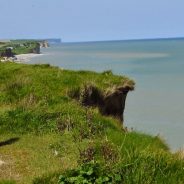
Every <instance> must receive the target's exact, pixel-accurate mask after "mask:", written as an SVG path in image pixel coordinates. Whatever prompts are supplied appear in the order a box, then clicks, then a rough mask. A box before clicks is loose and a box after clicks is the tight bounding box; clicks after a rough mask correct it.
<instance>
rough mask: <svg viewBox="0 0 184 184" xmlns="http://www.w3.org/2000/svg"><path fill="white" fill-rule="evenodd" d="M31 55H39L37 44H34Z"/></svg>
mask: <svg viewBox="0 0 184 184" xmlns="http://www.w3.org/2000/svg"><path fill="white" fill-rule="evenodd" d="M32 53H34V54H40V44H39V43H36V45H35V46H34V48H33V49H32Z"/></svg>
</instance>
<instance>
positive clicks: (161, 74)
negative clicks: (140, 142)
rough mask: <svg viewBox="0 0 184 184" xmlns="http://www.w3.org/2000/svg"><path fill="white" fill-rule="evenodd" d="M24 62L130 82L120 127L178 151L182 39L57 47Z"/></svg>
mask: <svg viewBox="0 0 184 184" xmlns="http://www.w3.org/2000/svg"><path fill="white" fill-rule="evenodd" d="M41 52H42V55H40V56H39V57H34V58H32V59H31V60H30V61H29V63H31V64H35V63H36V64H38V63H39V64H42V63H44V64H45V63H49V64H51V65H53V66H58V67H61V68H64V69H71V70H90V71H96V72H102V71H105V70H112V72H113V73H114V74H117V75H126V76H128V77H130V78H131V79H133V80H135V82H136V88H135V91H133V92H129V94H128V96H127V100H126V108H125V114H124V118H125V122H124V124H125V126H127V127H128V128H133V129H134V130H136V131H139V132H142V133H146V134H151V135H153V136H157V135H158V136H160V137H161V138H162V139H164V140H165V141H166V143H167V144H168V146H169V147H170V149H171V150H172V151H176V150H178V149H183V148H184V39H179V38H178V39H155V40H129V41H102V42H84V43H61V44H55V45H51V46H50V47H49V48H43V49H42V50H41Z"/></svg>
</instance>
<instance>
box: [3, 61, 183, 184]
mask: <svg viewBox="0 0 184 184" xmlns="http://www.w3.org/2000/svg"><path fill="white" fill-rule="evenodd" d="M127 80H129V79H128V78H126V77H122V76H115V75H113V74H112V73H111V72H104V73H95V72H88V71H78V72H74V71H68V70H61V69H59V68H56V67H50V66H49V65H23V64H15V63H0V145H1V146H0V160H2V161H3V162H5V164H3V165H1V166H0V184H1V183H2V184H5V183H21V184H22V183H23V184H29V183H35V184H36V183H48V184H50V183H58V181H59V177H60V175H63V177H64V178H65V179H66V180H68V179H67V178H69V179H71V177H72V178H73V177H74V176H73V173H75V178H73V179H76V180H79V179H81V178H85V177H86V174H81V173H85V172H87V173H88V170H85V172H83V171H84V170H83V169H84V168H86V164H88V163H91V162H92V165H91V166H90V167H89V168H88V169H90V170H91V169H93V167H96V165H95V164H97V165H98V169H99V172H98V173H94V172H90V173H91V174H90V175H89V176H88V179H89V180H90V177H91V176H93V175H94V174H95V177H99V181H102V180H101V179H109V183H110V180H112V183H113V182H114V181H116V180H115V178H116V179H117V178H121V183H126V184H129V183H130V184H133V183H140V184H148V183H155V184H156V183H167V184H168V183H172V184H173V183H174V184H175V183H177V184H178V183H179V184H180V183H181V184H182V183H183V181H184V161H183V160H182V159H181V157H179V154H171V153H170V152H169V149H168V147H167V145H166V144H165V143H164V141H162V140H161V139H160V138H159V137H153V136H149V135H145V134H142V133H138V132H134V131H133V132H125V131H123V130H122V127H121V125H120V123H119V122H118V121H117V120H116V119H114V118H112V117H104V116H102V115H101V114H100V113H99V111H98V109H97V108H94V107H93V108H84V107H82V106H81V105H80V103H79V102H78V101H76V100H74V99H72V98H71V97H70V96H72V94H75V93H79V92H80V90H79V89H80V88H81V87H82V86H83V85H85V84H93V85H95V86H96V87H97V88H99V89H100V90H102V91H105V90H107V89H110V88H113V87H114V86H119V85H122V84H123V83H124V82H125V81H127ZM125 119H126V118H125ZM11 140H14V141H11ZM93 164H94V165H93ZM76 173H78V174H76ZM104 173H106V174H104ZM1 180H2V181H1Z"/></svg>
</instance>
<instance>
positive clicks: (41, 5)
mask: <svg viewBox="0 0 184 184" xmlns="http://www.w3.org/2000/svg"><path fill="white" fill-rule="evenodd" d="M183 8H184V0H0V39H21V38H40V39H43V38H62V40H63V41H64V42H80V41H100V40H126V39H145V38H168V37H184V11H183Z"/></svg>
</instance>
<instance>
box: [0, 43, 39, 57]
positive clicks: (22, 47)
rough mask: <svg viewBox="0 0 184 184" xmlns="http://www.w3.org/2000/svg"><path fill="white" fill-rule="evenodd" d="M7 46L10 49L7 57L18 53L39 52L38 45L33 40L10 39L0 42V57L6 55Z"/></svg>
mask: <svg viewBox="0 0 184 184" xmlns="http://www.w3.org/2000/svg"><path fill="white" fill-rule="evenodd" d="M7 48H11V49H12V50H11V53H10V54H9V55H8V57H12V56H13V55H18V54H27V53H37V54H39V53H40V45H39V43H38V41H35V40H12V41H11V42H7V43H0V57H1V56H7V54H6V50H7Z"/></svg>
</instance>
